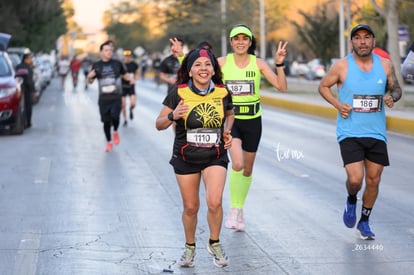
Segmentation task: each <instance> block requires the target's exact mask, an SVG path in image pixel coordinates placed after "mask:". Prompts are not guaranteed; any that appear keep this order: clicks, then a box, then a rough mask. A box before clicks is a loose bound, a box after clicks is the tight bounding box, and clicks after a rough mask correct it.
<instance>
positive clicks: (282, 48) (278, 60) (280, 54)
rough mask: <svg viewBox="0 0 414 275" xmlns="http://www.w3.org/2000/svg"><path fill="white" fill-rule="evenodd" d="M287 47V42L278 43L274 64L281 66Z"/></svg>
mask: <svg viewBox="0 0 414 275" xmlns="http://www.w3.org/2000/svg"><path fill="white" fill-rule="evenodd" d="M287 45H288V42H287V41H284V42H283V41H280V42H279V46H278V47H277V51H276V54H275V64H282V63H283V61H284V60H285V57H286V54H287V50H286V47H287Z"/></svg>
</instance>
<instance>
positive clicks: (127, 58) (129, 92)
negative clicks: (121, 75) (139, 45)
mask: <svg viewBox="0 0 414 275" xmlns="http://www.w3.org/2000/svg"><path fill="white" fill-rule="evenodd" d="M124 64H125V67H126V70H127V73H128V75H129V78H130V79H133V81H132V82H131V81H126V80H124V79H123V80H122V117H123V118H124V126H127V124H128V122H127V116H126V98H127V97H129V119H131V120H132V119H134V113H133V110H134V108H135V104H136V95H135V82H136V81H137V80H138V78H139V70H138V68H139V66H138V64H137V63H136V62H135V61H134V60H133V55H132V51H131V50H125V51H124Z"/></svg>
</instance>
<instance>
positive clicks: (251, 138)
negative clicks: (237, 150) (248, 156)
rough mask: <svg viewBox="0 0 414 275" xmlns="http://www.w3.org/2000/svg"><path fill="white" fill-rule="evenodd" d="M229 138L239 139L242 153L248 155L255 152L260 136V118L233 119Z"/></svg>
mask: <svg viewBox="0 0 414 275" xmlns="http://www.w3.org/2000/svg"><path fill="white" fill-rule="evenodd" d="M231 136H232V137H233V138H239V139H241V141H242V149H243V150H244V151H246V152H250V153H255V152H257V148H258V147H259V142H260V138H261V136H262V117H257V118H254V119H235V120H234V123H233V128H232V129H231Z"/></svg>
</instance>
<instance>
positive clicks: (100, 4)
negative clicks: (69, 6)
mask: <svg viewBox="0 0 414 275" xmlns="http://www.w3.org/2000/svg"><path fill="white" fill-rule="evenodd" d="M72 2H73V6H74V8H75V21H76V22H77V23H78V24H79V25H80V26H81V27H82V29H83V30H84V31H86V32H94V31H98V30H100V29H102V28H103V25H102V15H103V12H104V11H105V10H107V9H108V8H109V7H110V4H111V3H116V2H119V0H72Z"/></svg>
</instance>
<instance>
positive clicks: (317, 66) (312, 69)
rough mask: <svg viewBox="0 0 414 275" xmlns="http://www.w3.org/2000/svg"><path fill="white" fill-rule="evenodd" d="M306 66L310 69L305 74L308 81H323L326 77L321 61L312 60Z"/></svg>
mask: <svg viewBox="0 0 414 275" xmlns="http://www.w3.org/2000/svg"><path fill="white" fill-rule="evenodd" d="M306 65H307V66H308V68H309V70H308V71H307V72H306V73H305V78H306V79H309V80H315V79H322V78H323V77H324V76H325V75H326V71H325V66H324V65H323V64H322V62H321V60H320V59H318V58H315V59H312V60H311V61H309V62H308V63H307V64H306Z"/></svg>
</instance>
